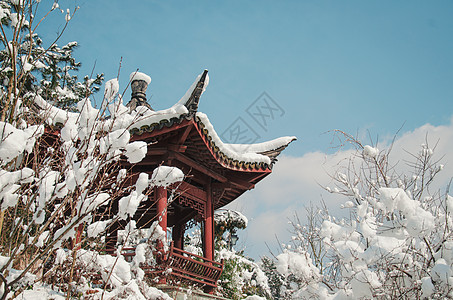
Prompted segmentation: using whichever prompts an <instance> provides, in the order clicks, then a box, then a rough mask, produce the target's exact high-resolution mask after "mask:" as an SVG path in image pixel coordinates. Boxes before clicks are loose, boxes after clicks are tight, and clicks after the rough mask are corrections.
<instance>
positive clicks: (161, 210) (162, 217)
mask: <svg viewBox="0 0 453 300" xmlns="http://www.w3.org/2000/svg"><path fill="white" fill-rule="evenodd" d="M156 196H157V216H158V220H159V226H160V227H161V228H162V230H163V231H164V232H167V189H166V188H164V187H161V186H159V187H157V193H156ZM165 242H166V241H165ZM161 247H162V251H163V244H162V245H161Z"/></svg>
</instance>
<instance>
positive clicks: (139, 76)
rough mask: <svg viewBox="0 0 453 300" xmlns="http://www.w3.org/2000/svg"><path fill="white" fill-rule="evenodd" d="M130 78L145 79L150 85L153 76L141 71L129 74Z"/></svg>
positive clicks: (131, 79) (132, 79)
mask: <svg viewBox="0 0 453 300" xmlns="http://www.w3.org/2000/svg"><path fill="white" fill-rule="evenodd" d="M129 80H130V81H131V82H132V81H134V80H143V81H145V82H146V84H148V85H149V84H150V83H151V77H149V76H148V75H146V74H145V73H141V72H132V73H131V75H129Z"/></svg>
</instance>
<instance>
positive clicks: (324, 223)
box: [273, 136, 453, 299]
mask: <svg viewBox="0 0 453 300" xmlns="http://www.w3.org/2000/svg"><path fill="white" fill-rule="evenodd" d="M346 137H347V139H348V140H349V141H351V142H352V143H353V145H355V146H356V147H357V152H356V153H355V155H354V156H353V157H351V158H350V160H348V161H346V162H345V164H344V167H342V166H340V168H339V170H338V171H337V173H335V174H334V175H333V176H332V178H333V179H334V185H335V186H334V187H327V188H326V190H327V191H329V192H331V193H333V194H336V195H338V196H339V197H344V198H345V200H344V202H343V203H344V204H342V208H343V209H345V210H348V211H349V213H348V215H349V216H350V217H347V218H341V219H338V218H335V217H334V216H333V215H331V214H330V213H329V211H328V210H327V208H326V207H322V208H321V209H317V208H314V207H311V208H309V209H308V210H307V211H308V223H307V224H306V225H300V224H301V222H300V221H299V219H298V218H297V216H296V218H295V219H294V220H293V221H292V222H291V223H292V227H293V232H294V236H293V241H292V243H291V244H289V245H287V246H286V247H285V250H284V252H283V253H281V254H280V255H278V256H277V257H276V262H275V266H276V270H277V271H278V272H279V274H280V276H281V277H280V278H281V279H282V280H281V284H280V285H279V286H274V287H273V288H274V291H273V293H276V291H275V289H278V291H277V292H278V293H279V295H280V297H281V298H286V299H311V298H317V299H333V298H335V299H337V298H340V299H345V298H354V299H397V298H398V299H400V298H404V299H423V298H430V299H432V298H435V299H444V298H450V297H453V293H452V291H453V290H452V283H453V259H452V258H453V255H452V250H453V248H452V245H453V236H452V229H453V227H452V226H453V225H452V224H453V223H452V222H453V218H452V215H451V208H452V207H453V206H452V203H453V201H452V199H453V198H452V197H451V196H449V195H448V194H447V193H442V192H440V191H438V190H437V189H431V187H432V185H433V182H434V180H435V177H436V174H438V173H439V172H440V171H441V170H442V165H439V164H438V161H436V160H435V159H434V153H435V151H434V150H435V149H431V148H429V146H428V145H427V144H423V145H422V147H421V150H420V152H419V153H418V154H415V155H409V158H408V160H407V161H406V162H408V166H409V168H408V169H409V171H406V172H404V171H398V170H401V167H400V166H395V165H390V163H389V154H390V150H387V151H379V150H378V149H377V148H375V147H372V146H369V145H368V146H362V144H361V143H360V142H359V141H357V140H356V139H353V138H352V137H350V136H346ZM447 192H448V191H447Z"/></svg>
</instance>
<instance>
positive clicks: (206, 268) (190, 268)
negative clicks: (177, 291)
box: [121, 242, 223, 287]
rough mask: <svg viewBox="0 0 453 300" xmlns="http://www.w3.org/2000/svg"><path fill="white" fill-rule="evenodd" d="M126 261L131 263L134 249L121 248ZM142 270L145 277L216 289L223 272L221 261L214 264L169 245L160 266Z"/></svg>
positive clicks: (144, 267)
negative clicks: (176, 279)
mask: <svg viewBox="0 0 453 300" xmlns="http://www.w3.org/2000/svg"><path fill="white" fill-rule="evenodd" d="M121 254H122V255H123V256H124V258H125V259H126V261H128V262H131V261H132V259H133V257H134V256H135V248H123V249H122V253H121ZM142 269H143V270H144V271H145V274H147V275H158V276H162V274H163V273H165V274H166V276H168V277H170V278H171V277H173V278H179V279H182V280H187V281H190V282H192V283H197V284H200V285H206V286H209V287H217V280H219V278H220V275H221V274H222V271H223V259H222V261H221V262H220V263H219V262H215V261H213V260H209V259H207V258H204V257H202V256H199V255H196V254H193V253H190V252H187V251H184V250H181V249H178V248H175V247H174V245H173V242H172V243H171V247H170V252H168V253H167V255H166V256H165V259H164V261H163V262H162V265H160V266H158V268H151V267H149V266H146V265H143V266H142Z"/></svg>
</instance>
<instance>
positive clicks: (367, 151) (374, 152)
mask: <svg viewBox="0 0 453 300" xmlns="http://www.w3.org/2000/svg"><path fill="white" fill-rule="evenodd" d="M363 155H364V156H368V157H371V158H376V157H377V156H378V155H379V150H378V149H377V148H374V147H371V146H370V145H365V146H364V147H363Z"/></svg>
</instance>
